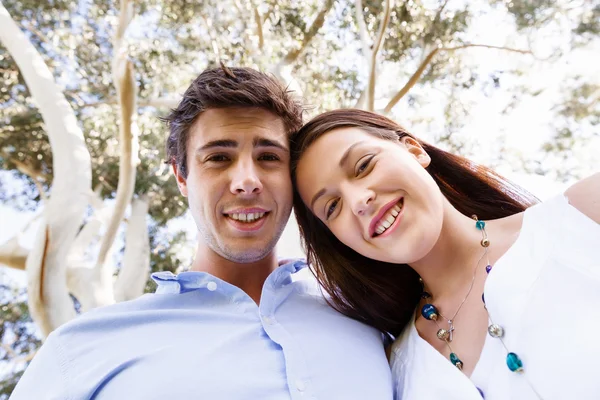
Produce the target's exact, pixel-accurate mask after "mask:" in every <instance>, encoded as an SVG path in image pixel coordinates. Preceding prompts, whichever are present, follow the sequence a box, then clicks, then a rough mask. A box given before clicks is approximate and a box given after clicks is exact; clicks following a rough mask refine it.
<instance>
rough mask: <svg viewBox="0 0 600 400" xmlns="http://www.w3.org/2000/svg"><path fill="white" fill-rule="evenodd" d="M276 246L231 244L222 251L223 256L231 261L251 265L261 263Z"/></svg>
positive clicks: (267, 244) (266, 244)
mask: <svg viewBox="0 0 600 400" xmlns="http://www.w3.org/2000/svg"><path fill="white" fill-rule="evenodd" d="M274 249H275V246H274V245H270V244H269V243H261V244H258V243H257V244H256V245H252V246H248V245H247V244H246V245H237V246H236V245H235V244H233V243H232V244H231V245H229V246H227V247H226V248H224V249H222V251H221V252H220V253H221V256H222V257H223V258H225V259H227V260H229V261H232V262H235V263H239V264H249V263H255V262H259V261H261V260H264V259H265V258H267V257H268V256H269V255H270V254H271V253H273V250H274Z"/></svg>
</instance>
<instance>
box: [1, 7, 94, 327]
mask: <svg viewBox="0 0 600 400" xmlns="http://www.w3.org/2000/svg"><path fill="white" fill-rule="evenodd" d="M0 40H1V41H2V43H3V44H4V46H6V48H7V49H8V52H9V53H10V55H11V56H12V58H13V59H14V60H15V62H16V63H17V65H18V66H19V69H20V71H21V73H22V75H23V78H24V79H25V82H26V83H27V87H28V88H29V91H30V92H31V95H32V97H33V98H34V99H35V101H36V103H37V105H38V108H39V110H40V113H41V114H42V118H43V120H44V123H45V126H46V132H47V133H48V138H49V141H50V146H51V148H52V153H53V171H54V179H53V181H52V189H51V195H50V198H49V200H48V201H47V202H46V206H45V208H44V215H43V218H42V224H41V226H40V229H39V232H38V234H37V236H36V239H35V243H34V247H33V249H32V250H31V253H30V255H29V257H28V258H27V263H26V270H27V278H28V285H27V291H28V297H29V309H30V312H31V315H32V317H33V319H34V321H35V322H36V323H37V324H38V326H39V327H40V329H41V332H42V334H43V335H47V334H49V333H50V332H51V331H52V330H53V329H54V328H56V327H58V326H59V325H61V324H63V323H65V322H66V321H68V320H69V319H71V318H73V317H74V316H75V310H74V308H73V303H72V301H71V298H70V296H69V292H68V290H67V284H66V260H67V254H68V252H69V249H70V247H71V244H72V243H73V240H74V239H75V236H76V234H77V232H78V230H79V228H80V226H81V223H82V220H83V217H84V212H85V210H86V207H87V205H88V199H87V196H88V193H89V191H90V186H91V178H92V169H91V160H90V154H89V152H88V149H87V147H86V146H85V141H84V137H83V132H82V131H81V129H80V128H79V126H78V124H77V120H76V118H75V114H74V112H73V110H72V108H71V107H70V105H69V103H68V102H67V100H66V99H65V97H64V95H63V94H62V91H61V90H60V88H59V87H58V86H57V85H56V83H55V82H54V77H53V76H52V73H51V72H50V70H49V69H48V67H47V66H46V64H45V63H44V61H43V59H42V57H41V56H40V54H39V53H38V52H37V50H36V49H35V47H34V46H33V45H32V44H31V43H30V42H29V40H28V39H27V37H26V36H25V35H24V34H23V32H21V30H20V29H19V28H18V26H17V24H16V23H15V22H14V21H13V19H12V18H11V17H10V14H9V13H8V11H7V10H6V8H4V6H3V5H2V4H1V3H0Z"/></svg>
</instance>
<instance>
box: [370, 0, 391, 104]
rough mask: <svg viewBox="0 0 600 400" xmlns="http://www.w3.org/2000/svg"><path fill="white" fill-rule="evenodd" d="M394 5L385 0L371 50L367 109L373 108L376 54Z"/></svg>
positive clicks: (389, 0)
mask: <svg viewBox="0 0 600 400" xmlns="http://www.w3.org/2000/svg"><path fill="white" fill-rule="evenodd" d="M393 5H394V1H393V0H386V2H385V9H384V11H383V20H382V21H381V25H380V27H379V33H378V34H377V39H376V40H375V43H374V47H373V51H372V52H371V65H370V68H369V69H370V71H369V86H368V92H367V109H368V110H369V111H373V110H374V109H375V84H376V82H377V79H376V74H377V54H378V53H379V49H380V48H381V46H382V44H383V41H384V37H385V31H386V29H387V26H388V24H389V22H390V14H391V9H392V7H393Z"/></svg>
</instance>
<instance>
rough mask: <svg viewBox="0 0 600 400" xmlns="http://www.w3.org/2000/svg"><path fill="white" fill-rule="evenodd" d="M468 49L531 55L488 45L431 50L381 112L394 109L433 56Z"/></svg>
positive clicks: (469, 45) (525, 51)
mask: <svg viewBox="0 0 600 400" xmlns="http://www.w3.org/2000/svg"><path fill="white" fill-rule="evenodd" d="M469 47H483V48H486V49H497V50H504V51H510V52H515V53H520V54H531V51H529V50H519V49H513V48H510V47H502V46H490V45H486V44H465V45H462V46H457V47H438V48H436V49H433V50H432V51H431V52H430V53H429V54H428V55H427V57H425V60H423V62H422V63H421V65H419V68H417V70H416V71H415V73H414V74H413V75H412V76H411V77H410V79H409V80H408V82H406V84H405V85H404V86H403V87H402V88H401V89H400V90H399V91H398V92H397V93H396V94H395V95H394V97H392V99H391V100H390V101H389V102H388V104H387V105H386V106H385V108H384V110H383V113H384V114H388V113H389V112H390V111H392V108H394V106H395V105H396V104H398V102H399V101H400V99H402V97H404V95H406V93H408V91H409V90H410V89H412V87H413V86H415V84H416V83H417V82H418V81H419V79H420V78H421V76H422V75H423V72H425V69H426V68H427V66H428V65H429V64H430V63H431V61H432V60H433V58H434V57H435V55H436V54H437V53H438V52H440V51H446V52H452V51H457V50H462V49H466V48H469Z"/></svg>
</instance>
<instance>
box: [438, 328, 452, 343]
mask: <svg viewBox="0 0 600 400" xmlns="http://www.w3.org/2000/svg"><path fill="white" fill-rule="evenodd" d="M437 337H438V339H440V340H443V341H446V340H448V338H449V337H450V332H448V331H447V330H446V329H440V330H438V331H437Z"/></svg>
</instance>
